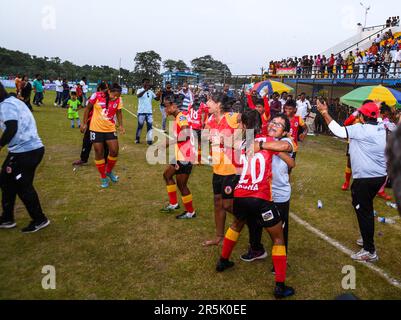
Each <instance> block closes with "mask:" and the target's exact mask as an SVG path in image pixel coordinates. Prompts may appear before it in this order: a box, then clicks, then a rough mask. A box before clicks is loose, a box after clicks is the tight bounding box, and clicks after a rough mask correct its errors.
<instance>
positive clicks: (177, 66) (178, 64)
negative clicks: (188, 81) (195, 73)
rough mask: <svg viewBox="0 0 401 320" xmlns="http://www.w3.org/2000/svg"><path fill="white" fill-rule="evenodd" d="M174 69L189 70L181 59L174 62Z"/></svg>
mask: <svg viewBox="0 0 401 320" xmlns="http://www.w3.org/2000/svg"><path fill="white" fill-rule="evenodd" d="M175 69H176V70H177V71H181V72H183V71H188V70H189V68H188V66H187V64H186V63H185V62H184V61H182V60H178V61H177V62H176V64H175Z"/></svg>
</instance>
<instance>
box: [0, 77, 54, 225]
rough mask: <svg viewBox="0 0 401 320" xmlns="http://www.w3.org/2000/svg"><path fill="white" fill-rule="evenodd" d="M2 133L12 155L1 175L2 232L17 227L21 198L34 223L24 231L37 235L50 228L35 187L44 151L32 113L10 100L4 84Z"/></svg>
mask: <svg viewBox="0 0 401 320" xmlns="http://www.w3.org/2000/svg"><path fill="white" fill-rule="evenodd" d="M0 129H1V130H2V131H3V135H2V136H1V137H0V150H1V149H2V148H3V147H4V146H6V145H8V151H9V153H8V155H7V157H6V160H5V161H4V163H3V166H2V168H1V173H0V187H1V193H2V201H1V204H2V209H3V215H2V216H1V217H0V229H12V228H15V227H16V226H17V224H16V223H15V220H14V206H15V200H16V198H17V195H18V197H19V198H20V199H21V201H22V202H23V204H24V205H25V207H26V209H27V210H28V213H29V215H30V216H31V219H32V221H31V223H30V224H29V225H28V226H27V227H26V228H24V229H22V230H21V231H22V232H23V233H33V232H37V231H39V230H41V229H43V228H46V227H47V226H48V225H49V224H50V221H49V220H48V219H47V218H46V216H45V215H44V214H43V211H42V207H41V205H40V201H39V197H38V194H37V193H36V190H35V188H34V187H33V180H34V177H35V171H36V168H37V167H38V166H39V164H40V162H41V161H42V159H43V155H44V153H45V148H44V146H43V143H42V141H41V139H40V137H39V135H38V131H37V128H36V122H35V119H34V117H33V115H32V113H31V112H30V111H29V109H28V108H27V107H26V106H25V104H24V103H23V102H22V101H21V100H18V99H17V98H15V97H12V96H10V95H9V94H8V93H7V91H6V90H5V89H4V87H3V85H2V84H1V83H0Z"/></svg>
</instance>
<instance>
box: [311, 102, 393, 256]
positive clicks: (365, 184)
mask: <svg viewBox="0 0 401 320" xmlns="http://www.w3.org/2000/svg"><path fill="white" fill-rule="evenodd" d="M317 104H318V110H319V112H320V113H321V114H322V116H323V118H324V120H325V121H326V123H327V124H328V126H329V129H330V130H331V132H333V134H334V135H336V136H337V137H339V138H342V139H346V138H348V139H349V141H350V143H349V153H350V157H351V163H352V173H353V178H354V182H353V184H352V188H351V191H352V205H353V207H354V209H355V212H356V215H357V218H358V223H359V229H360V232H361V235H362V239H359V240H358V241H357V244H358V246H360V247H362V250H361V251H359V252H358V253H355V254H354V255H352V256H351V258H352V259H353V260H356V261H365V262H375V261H377V260H379V257H378V255H377V253H376V248H375V243H374V235H375V217H374V209H373V200H374V199H375V197H376V195H377V193H378V192H379V190H380V188H381V187H382V186H383V184H384V183H385V181H386V179H387V168H386V158H385V149H386V139H387V133H386V128H385V127H384V124H383V123H382V122H381V123H380V122H378V117H379V115H380V109H379V106H378V105H377V104H376V103H374V102H368V103H365V104H364V105H362V107H361V108H359V109H358V117H359V121H360V123H358V124H355V125H352V126H349V127H341V126H340V125H339V124H338V123H337V122H336V121H334V120H333V119H332V117H331V116H330V114H329V111H328V107H327V104H326V103H325V102H324V103H322V102H321V101H320V100H318V102H317Z"/></svg>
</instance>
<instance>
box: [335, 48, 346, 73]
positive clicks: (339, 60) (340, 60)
mask: <svg viewBox="0 0 401 320" xmlns="http://www.w3.org/2000/svg"><path fill="white" fill-rule="evenodd" d="M343 62H344V59H343V56H342V55H341V53H339V54H338V56H337V58H336V78H341V71H342V67H343Z"/></svg>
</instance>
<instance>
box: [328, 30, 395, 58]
mask: <svg viewBox="0 0 401 320" xmlns="http://www.w3.org/2000/svg"><path fill="white" fill-rule="evenodd" d="M398 25H399V24H398ZM390 28H391V27H388V26H386V25H384V28H383V29H380V30H379V31H376V32H375V33H372V34H371V35H370V36H367V37H366V38H363V39H362V40H359V41H358V42H357V43H354V44H353V45H351V46H349V47H347V48H346V49H344V50H341V51H340V52H337V53H336V54H335V55H336V56H338V55H339V54H344V53H347V52H348V51H350V50H351V49H353V48H357V49H358V48H359V45H360V44H361V43H362V42H365V41H366V40H372V37H374V36H376V35H378V34H381V33H383V31H384V30H386V29H390Z"/></svg>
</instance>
